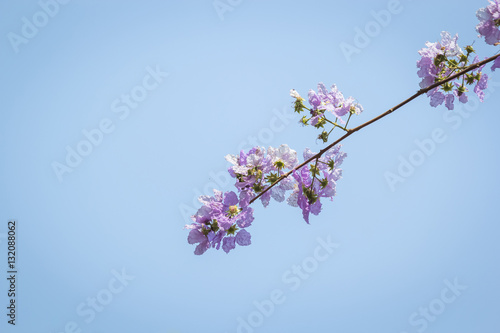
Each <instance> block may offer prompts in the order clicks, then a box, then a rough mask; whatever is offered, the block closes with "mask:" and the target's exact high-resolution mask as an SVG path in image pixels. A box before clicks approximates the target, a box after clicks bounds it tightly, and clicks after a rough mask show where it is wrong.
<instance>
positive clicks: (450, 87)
mask: <svg viewBox="0 0 500 333" xmlns="http://www.w3.org/2000/svg"><path fill="white" fill-rule="evenodd" d="M443 90H444V91H446V92H449V91H452V90H453V84H452V83H451V82H446V83H445V84H443Z"/></svg>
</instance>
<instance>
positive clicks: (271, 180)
mask: <svg viewBox="0 0 500 333" xmlns="http://www.w3.org/2000/svg"><path fill="white" fill-rule="evenodd" d="M278 179H279V176H278V174H277V173H275V172H271V173H269V175H268V176H267V177H266V180H267V182H268V183H269V184H274V183H276V182H277V181H278Z"/></svg>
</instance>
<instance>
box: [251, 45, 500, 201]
mask: <svg viewBox="0 0 500 333" xmlns="http://www.w3.org/2000/svg"><path fill="white" fill-rule="evenodd" d="M498 57H500V54H496V55H494V56H492V57H489V58H487V59H485V60H483V61H480V62H478V63H475V64H473V65H470V66H469V67H467V68H465V69H463V70H462V71H460V72H458V73H456V74H454V75H452V76H450V77H448V78H446V79H444V80H441V81H439V82H436V83H434V84H431V85H430V86H428V87H427V88H423V89H420V90H419V91H417V92H416V93H415V94H414V95H412V96H410V97H409V98H407V99H406V100H404V101H403V102H401V103H399V104H398V105H396V106H394V107H393V108H391V109H389V110H387V111H386V112H384V113H382V114H380V115H378V116H377V117H375V118H373V119H371V120H369V121H367V122H366V123H364V124H361V125H359V126H358V127H355V128H352V129H348V130H346V132H347V133H346V134H344V135H343V136H341V137H340V138H339V139H337V140H336V141H335V142H333V143H331V144H329V145H328V146H326V147H325V148H323V149H321V150H320V151H319V153H317V154H316V155H314V156H311V157H310V158H309V159H307V160H306V161H304V162H302V163H301V164H299V165H298V166H296V167H295V168H294V169H292V170H290V171H288V172H287V173H285V174H283V175H282V176H281V177H279V178H278V180H277V181H275V182H274V183H272V184H271V185H269V186H268V187H267V188H266V189H265V190H263V191H262V192H260V193H259V194H258V195H257V196H256V197H255V198H253V199H252V200H250V203H249V204H251V203H253V202H254V201H255V200H257V199H258V198H260V196H262V195H263V194H264V193H266V192H267V191H269V190H270V189H271V188H272V187H273V186H275V185H276V184H278V183H279V182H280V181H282V180H283V179H285V178H286V177H288V176H290V175H291V174H292V173H293V171H295V170H298V169H300V168H302V167H303V166H304V165H306V164H307V163H309V162H311V161H312V160H314V159H315V158H317V159H319V158H320V157H321V156H322V155H323V154H324V153H326V152H327V151H328V150H330V148H332V147H334V146H335V145H337V144H339V143H340V142H342V141H344V140H345V139H347V138H348V137H349V136H351V135H352V134H354V133H356V132H357V131H359V130H361V129H363V128H365V127H366V126H368V125H370V124H373V123H374V122H376V121H378V120H380V119H382V118H384V117H385V116H388V115H390V114H391V113H393V112H394V111H396V110H397V109H399V108H401V107H403V106H405V105H406V104H408V103H410V102H411V101H413V100H414V99H415V98H417V97H419V96H420V95H423V94H425V93H427V92H429V91H431V90H432V89H434V88H436V87H439V86H440V85H442V84H444V83H447V82H450V81H452V80H454V79H456V78H457V77H460V76H461V75H464V74H465V73H468V72H470V71H473V70H474V69H476V68H479V67H481V66H483V65H485V64H487V63H489V62H492V61H494V60H495V59H496V58H498ZM339 127H340V126H339Z"/></svg>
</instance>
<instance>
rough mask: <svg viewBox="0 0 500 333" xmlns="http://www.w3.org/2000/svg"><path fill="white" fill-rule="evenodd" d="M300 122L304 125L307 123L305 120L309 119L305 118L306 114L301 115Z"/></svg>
mask: <svg viewBox="0 0 500 333" xmlns="http://www.w3.org/2000/svg"><path fill="white" fill-rule="evenodd" d="M300 121H301V122H302V124H304V125H309V124H308V123H307V122H308V121H309V119H307V117H306V116H303V117H302V119H301V120H300Z"/></svg>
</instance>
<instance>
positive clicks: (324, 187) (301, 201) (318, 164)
mask: <svg viewBox="0 0 500 333" xmlns="http://www.w3.org/2000/svg"><path fill="white" fill-rule="evenodd" d="M340 147H341V146H340V145H337V146H335V147H333V148H331V149H329V150H328V151H327V152H326V153H325V154H324V155H323V156H322V157H320V158H317V159H315V163H313V164H310V165H308V166H305V167H303V168H302V169H300V170H299V171H297V170H294V172H293V177H294V179H295V180H296V181H297V183H296V184H295V189H294V192H293V193H292V195H290V197H289V198H288V200H287V202H288V204H289V205H291V206H294V207H299V208H300V209H302V216H303V217H304V220H305V221H306V222H307V223H309V213H313V214H314V215H318V214H319V213H320V212H321V207H322V206H321V201H320V198H331V199H332V200H333V197H334V196H335V194H336V185H337V181H338V180H339V179H340V178H341V176H342V169H340V168H339V166H340V165H341V164H342V162H343V161H344V158H345V157H346V156H347V154H346V153H343V152H341V151H340ZM315 155H316V153H313V152H312V151H311V150H309V149H308V148H306V149H305V150H304V160H309V159H310V158H311V157H313V156H315Z"/></svg>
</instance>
